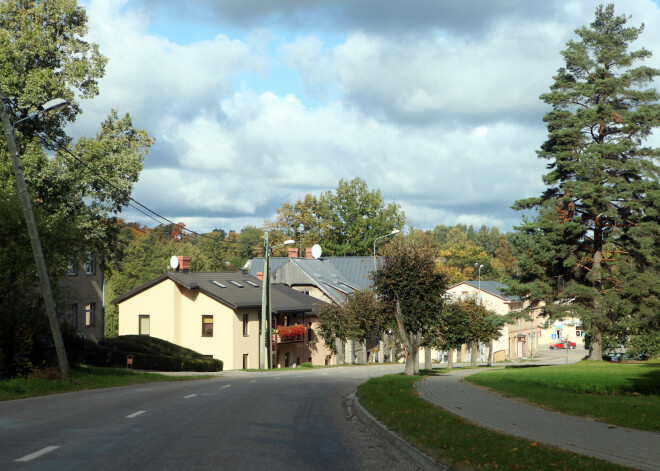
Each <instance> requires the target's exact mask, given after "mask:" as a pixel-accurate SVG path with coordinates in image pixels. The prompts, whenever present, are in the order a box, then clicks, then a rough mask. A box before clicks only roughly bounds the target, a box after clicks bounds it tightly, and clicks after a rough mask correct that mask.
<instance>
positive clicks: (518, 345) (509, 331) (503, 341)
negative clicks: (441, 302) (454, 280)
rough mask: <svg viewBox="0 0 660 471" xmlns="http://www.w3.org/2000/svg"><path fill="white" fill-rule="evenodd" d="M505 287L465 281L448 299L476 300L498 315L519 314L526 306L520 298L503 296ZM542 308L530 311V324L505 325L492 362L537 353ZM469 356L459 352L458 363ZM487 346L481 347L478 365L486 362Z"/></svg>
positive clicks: (520, 321)
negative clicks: (480, 362)
mask: <svg viewBox="0 0 660 471" xmlns="http://www.w3.org/2000/svg"><path fill="white" fill-rule="evenodd" d="M505 288H506V285H505V284H504V283H500V282H498V281H484V280H482V281H463V282H461V283H458V284H455V285H453V286H450V287H449V288H448V289H447V296H448V297H449V298H453V299H465V298H476V299H477V300H480V301H481V303H482V304H483V306H485V307H486V308H487V309H488V310H490V311H493V312H495V313H496V314H499V315H502V316H503V315H506V314H509V313H512V312H520V311H522V310H523V308H527V305H524V304H523V301H522V299H520V298H519V297H517V296H511V295H507V294H504V292H503V290H504V289H505ZM539 314H540V308H538V309H533V310H531V311H530V316H531V319H530V320H523V319H519V320H517V321H516V323H515V324H505V325H504V326H503V327H502V331H501V336H500V338H498V339H497V340H494V341H493V361H503V360H512V359H516V358H524V357H530V356H532V355H533V354H537V353H538V338H539V334H540V327H539ZM469 355H470V352H469V350H468V349H466V347H465V346H463V347H462V348H461V351H460V352H457V356H458V358H457V359H456V360H457V361H469V360H470V358H469ZM487 355H488V346H487V345H479V358H478V361H486V360H487Z"/></svg>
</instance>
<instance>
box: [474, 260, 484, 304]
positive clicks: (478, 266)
mask: <svg viewBox="0 0 660 471" xmlns="http://www.w3.org/2000/svg"><path fill="white" fill-rule="evenodd" d="M474 266H475V267H477V268H479V275H478V276H479V278H478V279H479V282H478V286H479V288H478V289H479V294H478V295H477V298H478V300H479V305H481V269H482V268H483V267H484V266H483V265H479V264H478V263H475V264H474Z"/></svg>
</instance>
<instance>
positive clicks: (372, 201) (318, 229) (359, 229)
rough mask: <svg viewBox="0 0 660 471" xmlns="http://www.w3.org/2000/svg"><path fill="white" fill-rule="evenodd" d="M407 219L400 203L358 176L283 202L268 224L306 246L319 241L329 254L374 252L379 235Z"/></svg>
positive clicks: (286, 236) (370, 253) (399, 227)
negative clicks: (387, 198)
mask: <svg viewBox="0 0 660 471" xmlns="http://www.w3.org/2000/svg"><path fill="white" fill-rule="evenodd" d="M405 222H406V219H405V215H404V213H403V212H402V211H401V208H400V206H399V205H397V204H396V203H386V202H385V199H384V198H383V196H382V194H381V192H380V190H369V187H368V186H367V183H366V182H365V181H364V180H362V179H361V178H355V179H353V180H351V181H345V180H340V181H339V184H338V186H337V190H336V191H335V192H332V191H326V192H325V193H323V194H321V195H320V196H318V197H317V196H314V195H311V194H307V195H305V197H304V198H303V199H302V200H298V201H297V202H296V203H295V204H290V203H284V204H282V206H281V207H280V208H278V209H277V217H276V220H275V221H266V227H267V228H269V229H271V230H276V231H278V232H280V233H281V234H283V235H284V238H290V239H293V240H295V241H297V242H298V243H300V244H301V245H303V246H305V247H311V246H312V245H313V244H320V245H321V246H322V247H323V251H324V254H326V255H336V256H341V255H372V252H373V243H374V241H375V240H376V238H377V237H380V236H382V235H385V234H388V233H390V232H392V231H393V230H394V229H403V226H404V225H405Z"/></svg>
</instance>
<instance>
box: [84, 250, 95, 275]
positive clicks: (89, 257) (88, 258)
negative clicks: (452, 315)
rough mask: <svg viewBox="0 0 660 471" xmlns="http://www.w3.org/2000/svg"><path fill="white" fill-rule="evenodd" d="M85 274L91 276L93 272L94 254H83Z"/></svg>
mask: <svg viewBox="0 0 660 471" xmlns="http://www.w3.org/2000/svg"><path fill="white" fill-rule="evenodd" d="M85 273H87V274H88V275H93V274H94V273H95V270H94V252H85Z"/></svg>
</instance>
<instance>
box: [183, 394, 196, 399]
mask: <svg viewBox="0 0 660 471" xmlns="http://www.w3.org/2000/svg"><path fill="white" fill-rule="evenodd" d="M195 396H197V394H188V395H187V396H184V397H183V398H184V399H190V398H191V397H195Z"/></svg>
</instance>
